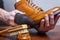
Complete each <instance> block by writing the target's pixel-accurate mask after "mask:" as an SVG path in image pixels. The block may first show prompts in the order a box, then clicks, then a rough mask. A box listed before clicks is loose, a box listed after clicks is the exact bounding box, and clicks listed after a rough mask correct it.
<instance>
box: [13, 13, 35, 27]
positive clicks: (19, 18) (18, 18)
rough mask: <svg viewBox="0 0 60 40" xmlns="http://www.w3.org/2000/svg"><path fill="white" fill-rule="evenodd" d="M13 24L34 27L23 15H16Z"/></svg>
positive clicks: (30, 20) (31, 21) (32, 22)
mask: <svg viewBox="0 0 60 40" xmlns="http://www.w3.org/2000/svg"><path fill="white" fill-rule="evenodd" d="M14 22H15V23H17V24H28V25H30V26H33V25H34V21H33V20H32V19H30V18H29V17H27V16H26V15H24V14H20V13H17V14H16V15H15V18H14Z"/></svg>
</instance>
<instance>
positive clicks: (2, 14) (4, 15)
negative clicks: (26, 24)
mask: <svg viewBox="0 0 60 40" xmlns="http://www.w3.org/2000/svg"><path fill="white" fill-rule="evenodd" d="M16 13H20V14H25V13H23V12H20V11H18V10H14V11H11V12H7V11H5V10H3V9H1V8H0V20H1V21H2V22H5V23H6V24H8V25H10V26H16V25H18V24H16V23H15V22H14V17H15V14H16Z"/></svg>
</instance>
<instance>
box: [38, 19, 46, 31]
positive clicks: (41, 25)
mask: <svg viewBox="0 0 60 40" xmlns="http://www.w3.org/2000/svg"><path fill="white" fill-rule="evenodd" d="M44 22H45V21H44V19H42V20H41V22H40V27H39V28H38V30H39V31H44Z"/></svg>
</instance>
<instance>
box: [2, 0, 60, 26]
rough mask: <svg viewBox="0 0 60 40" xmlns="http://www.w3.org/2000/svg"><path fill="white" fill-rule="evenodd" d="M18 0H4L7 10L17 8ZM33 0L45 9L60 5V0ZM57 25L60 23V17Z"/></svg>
mask: <svg viewBox="0 0 60 40" xmlns="http://www.w3.org/2000/svg"><path fill="white" fill-rule="evenodd" d="M16 1H17V0H3V2H4V8H5V10H7V11H12V10H15V8H14V4H15V3H16ZM31 1H32V2H33V3H34V4H36V5H37V6H38V7H40V8H42V9H43V10H44V11H47V10H49V9H51V8H53V7H56V6H60V0H31ZM57 25H60V19H59V21H58V23H57Z"/></svg>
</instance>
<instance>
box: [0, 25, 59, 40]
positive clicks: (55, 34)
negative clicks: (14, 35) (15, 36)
mask: <svg viewBox="0 0 60 40" xmlns="http://www.w3.org/2000/svg"><path fill="white" fill-rule="evenodd" d="M31 39H32V40H60V26H56V27H55V28H54V29H53V30H51V31H49V32H47V33H46V35H43V36H41V35H38V34H36V35H31ZM0 40H9V39H8V38H3V37H0Z"/></svg>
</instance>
